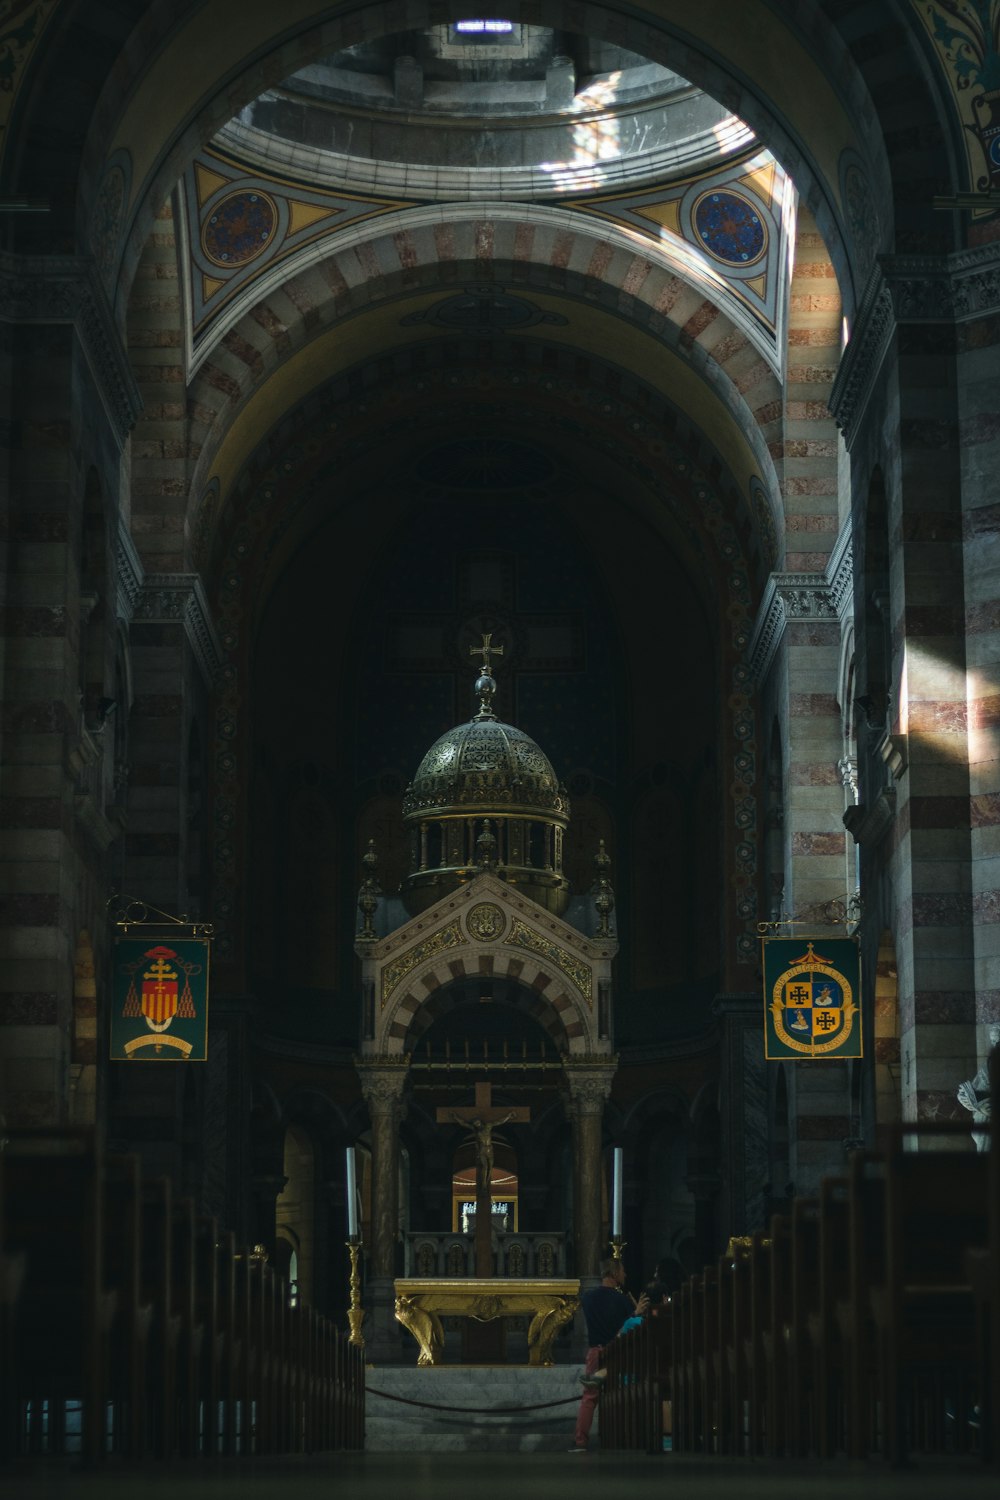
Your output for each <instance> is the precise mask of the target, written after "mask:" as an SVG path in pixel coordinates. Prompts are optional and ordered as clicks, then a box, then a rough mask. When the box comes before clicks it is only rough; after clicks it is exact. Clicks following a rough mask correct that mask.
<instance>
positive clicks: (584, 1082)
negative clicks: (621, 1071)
mask: <svg viewBox="0 0 1000 1500" xmlns="http://www.w3.org/2000/svg"><path fill="white" fill-rule="evenodd" d="M617 1065H618V1059H617V1058H614V1059H613V1060H612V1061H611V1062H610V1063H605V1064H603V1065H600V1066H594V1065H593V1064H589V1063H585V1064H581V1065H575V1064H572V1063H569V1064H567V1066H566V1072H565V1079H566V1087H567V1089H568V1091H569V1113H570V1114H571V1115H577V1116H580V1115H599V1114H602V1113H603V1110H604V1106H605V1104H606V1103H607V1101H608V1098H609V1096H610V1094H611V1083H612V1080H613V1079H614V1076H615V1071H616V1069H617Z"/></svg>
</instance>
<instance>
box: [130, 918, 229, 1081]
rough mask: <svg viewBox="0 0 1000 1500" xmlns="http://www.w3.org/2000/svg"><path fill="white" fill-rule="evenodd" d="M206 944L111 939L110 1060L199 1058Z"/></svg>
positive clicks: (204, 1026) (204, 1023)
mask: <svg viewBox="0 0 1000 1500" xmlns="http://www.w3.org/2000/svg"><path fill="white" fill-rule="evenodd" d="M210 944H211V939H210V938H207V937H173V936H172V935H168V936H165V937H163V936H152V937H151V936H149V935H148V934H147V936H146V937H119V938H116V939H115V943H114V988H113V991H112V1003H111V1058H112V1061H115V1060H117V1061H120V1062H136V1061H138V1062H204V1061H205V1058H206V1056H207V1052H208V970H209V947H210Z"/></svg>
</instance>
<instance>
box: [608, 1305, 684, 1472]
mask: <svg viewBox="0 0 1000 1500" xmlns="http://www.w3.org/2000/svg"><path fill="white" fill-rule="evenodd" d="M672 1331H673V1314H672V1309H671V1307H670V1306H669V1305H663V1306H661V1307H656V1308H651V1309H650V1311H649V1313H648V1315H647V1316H646V1317H645V1318H644V1319H643V1322H642V1324H641V1325H640V1326H639V1327H638V1328H633V1329H630V1330H629V1332H628V1333H625V1334H622V1335H620V1336H619V1337H618V1338H616V1339H613V1340H612V1341H611V1343H610V1344H609V1345H608V1348H607V1350H606V1358H605V1364H606V1368H607V1372H608V1373H607V1378H606V1382H605V1385H604V1388H603V1389H602V1391H601V1407H600V1423H601V1447H602V1448H604V1447H607V1448H610V1449H629V1450H631V1451H633V1452H635V1451H638V1452H642V1453H662V1451H663V1402H664V1401H665V1400H669V1399H670V1366H671V1360H672V1343H673V1340H672Z"/></svg>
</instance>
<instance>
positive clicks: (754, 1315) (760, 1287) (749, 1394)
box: [736, 1233, 774, 1457]
mask: <svg viewBox="0 0 1000 1500" xmlns="http://www.w3.org/2000/svg"><path fill="white" fill-rule="evenodd" d="M773 1249H774V1245H773V1240H772V1239H771V1238H770V1237H769V1236H766V1235H763V1234H759V1233H758V1234H754V1235H752V1236H751V1237H750V1244H749V1247H748V1251H747V1272H748V1278H749V1281H748V1296H749V1307H748V1316H747V1319H746V1323H745V1326H744V1331H743V1362H742V1366H741V1373H742V1383H741V1385H740V1386H739V1388H738V1390H737V1394H736V1400H737V1402H738V1404H739V1408H740V1409H741V1410H742V1409H744V1408H745V1409H746V1451H747V1452H748V1453H749V1454H750V1456H751V1457H756V1456H759V1455H761V1454H763V1453H764V1452H766V1451H767V1424H768V1419H769V1400H768V1396H769V1386H768V1380H767V1343H766V1333H767V1330H768V1329H769V1328H770V1326H771V1297H772V1258H773V1256H772V1252H773Z"/></svg>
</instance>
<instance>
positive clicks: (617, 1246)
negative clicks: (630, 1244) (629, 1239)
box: [609, 1234, 626, 1260]
mask: <svg viewBox="0 0 1000 1500" xmlns="http://www.w3.org/2000/svg"><path fill="white" fill-rule="evenodd" d="M609 1243H610V1245H611V1259H612V1260H621V1258H622V1254H623V1252H624V1250H625V1244H626V1242H625V1240H623V1239H622V1237H621V1235H620V1234H613V1235H612V1236H611V1239H610V1241H609Z"/></svg>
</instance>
